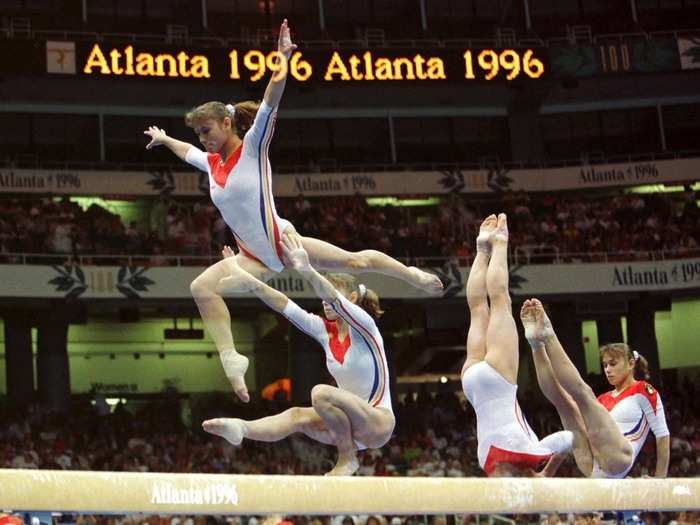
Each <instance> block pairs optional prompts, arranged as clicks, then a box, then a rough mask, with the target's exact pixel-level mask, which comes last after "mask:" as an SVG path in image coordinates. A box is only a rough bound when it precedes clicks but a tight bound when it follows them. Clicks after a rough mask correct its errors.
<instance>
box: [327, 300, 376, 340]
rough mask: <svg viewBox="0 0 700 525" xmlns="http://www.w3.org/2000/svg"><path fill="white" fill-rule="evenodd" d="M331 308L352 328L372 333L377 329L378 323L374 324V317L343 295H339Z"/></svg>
mask: <svg viewBox="0 0 700 525" xmlns="http://www.w3.org/2000/svg"><path fill="white" fill-rule="evenodd" d="M331 306H332V307H333V310H335V312H336V313H337V314H338V315H339V316H340V317H342V318H343V319H344V320H345V322H346V323H348V324H349V325H350V326H352V327H354V328H364V329H365V330H369V331H370V332H374V331H375V330H376V329H377V323H375V322H374V319H372V316H371V315H369V314H368V313H367V312H365V311H364V310H363V309H362V307H360V306H357V305H356V304H355V303H353V302H351V301H349V300H348V299H346V298H345V297H343V295H342V294H340V293H338V295H337V297H336V299H335V301H333V302H332V303H331Z"/></svg>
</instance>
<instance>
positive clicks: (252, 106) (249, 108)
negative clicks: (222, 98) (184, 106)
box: [185, 100, 260, 140]
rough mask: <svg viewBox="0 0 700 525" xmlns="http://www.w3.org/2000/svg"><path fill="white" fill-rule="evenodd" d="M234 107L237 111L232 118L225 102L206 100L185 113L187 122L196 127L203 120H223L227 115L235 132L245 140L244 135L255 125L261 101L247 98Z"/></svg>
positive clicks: (188, 124) (191, 126)
mask: <svg viewBox="0 0 700 525" xmlns="http://www.w3.org/2000/svg"><path fill="white" fill-rule="evenodd" d="M233 107H234V108H236V111H235V112H234V115H233V118H232V117H231V113H230V112H229V110H228V109H226V104H224V103H223V102H205V103H204V104H201V105H199V106H196V107H194V108H192V109H191V110H190V111H188V112H187V113H186V114H185V124H186V125H187V126H189V127H190V128H194V127H195V126H196V125H197V122H201V121H202V120H207V119H212V120H216V121H218V122H223V120H224V119H225V118H226V117H229V118H230V119H231V125H232V127H233V130H234V132H235V133H236V135H238V137H239V138H240V139H241V140H243V137H244V136H245V134H246V133H247V132H248V130H249V129H250V127H251V126H252V125H253V120H255V115H256V114H257V113H258V108H260V103H259V102H255V101H253V100H245V101H243V102H239V103H238V104H234V105H233Z"/></svg>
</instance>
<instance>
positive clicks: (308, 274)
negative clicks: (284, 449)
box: [202, 236, 395, 476]
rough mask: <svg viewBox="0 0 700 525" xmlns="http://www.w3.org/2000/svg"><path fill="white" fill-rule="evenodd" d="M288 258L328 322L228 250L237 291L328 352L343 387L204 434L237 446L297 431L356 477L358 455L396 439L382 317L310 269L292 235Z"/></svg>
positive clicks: (340, 472) (287, 240)
mask: <svg viewBox="0 0 700 525" xmlns="http://www.w3.org/2000/svg"><path fill="white" fill-rule="evenodd" d="M281 245H282V249H283V250H284V253H285V256H286V257H287V258H288V260H289V261H290V263H291V265H292V267H293V268H294V269H295V270H297V271H298V272H299V273H300V274H301V275H302V276H303V277H304V278H305V279H306V280H307V281H308V282H309V283H310V284H311V286H312V287H313V289H314V290H315V291H316V293H317V294H318V296H319V297H320V298H321V300H322V301H323V302H322V304H323V311H324V315H325V319H324V318H322V317H319V316H318V315H314V314H310V313H308V312H306V311H305V310H303V309H301V308H300V307H299V306H298V305H297V304H296V303H295V302H294V301H292V300H291V299H289V298H288V297H287V296H286V295H284V294H283V293H281V292H279V291H277V290H275V289H274V288H272V287H270V286H268V285H267V284H265V283H264V282H262V281H260V280H259V279H257V278H255V277H254V276H253V275H252V274H250V273H248V272H246V271H244V270H243V269H242V268H240V267H239V266H238V265H237V263H236V260H237V259H236V257H235V256H234V254H233V251H231V249H230V248H228V247H227V248H226V249H225V250H224V256H225V257H226V258H229V260H231V261H232V262H233V264H232V265H231V269H230V272H231V276H232V282H233V283H235V288H233V287H232V288H231V291H233V292H246V291H252V292H254V293H255V295H257V296H258V297H259V298H260V299H262V301H263V302H265V304H267V305H268V306H269V307H270V308H272V309H273V310H276V311H277V312H279V313H281V314H282V315H284V316H285V317H286V318H287V319H289V320H290V321H291V322H292V324H294V325H295V326H296V327H297V328H299V329H300V330H302V331H303V332H305V333H307V334H308V335H310V336H311V337H313V338H314V339H316V341H318V343H319V344H320V345H321V346H322V347H323V350H324V351H325V354H326V366H327V367H328V371H329V372H330V373H331V375H332V376H333V378H334V379H335V381H336V383H337V385H338V387H337V388H336V387H333V386H329V385H316V386H315V387H314V388H313V390H312V391H311V404H312V407H311V408H299V407H294V408H290V409H289V410H286V411H284V412H282V413H280V414H277V415H274V416H269V417H264V418H262V419H256V420H253V421H244V420H241V419H226V418H219V419H211V420H208V421H205V422H204V423H203V424H202V426H203V427H204V430H206V431H207V432H210V433H212V434H216V435H218V436H221V437H223V438H225V439H226V440H227V441H229V442H230V443H233V444H234V445H239V444H240V443H241V442H242V440H243V438H247V439H254V440H257V441H279V440H281V439H284V438H286V437H287V436H289V435H290V434H293V433H295V432H301V433H303V434H306V435H307V436H309V437H310V438H312V439H315V440H317V441H320V442H321V443H325V444H327V445H334V446H335V447H337V448H338V461H337V463H336V465H335V467H334V468H333V469H332V470H331V471H330V472H328V475H332V476H349V475H352V474H353V473H354V472H355V471H356V470H357V469H358V467H359V463H358V460H357V450H362V449H364V448H379V447H381V446H383V445H384V444H385V443H386V442H387V441H388V440H389V438H390V437H391V434H392V432H393V430H394V425H395V418H394V413H393V411H392V408H391V396H390V394H389V369H388V367H387V361H386V356H385V354H384V343H383V340H382V335H381V334H380V333H379V330H378V329H377V324H376V323H375V319H377V318H378V317H379V316H380V315H381V314H382V313H383V312H382V310H381V309H380V307H379V297H377V294H376V293H374V292H373V291H372V290H369V289H367V288H366V287H365V286H364V285H362V284H360V285H359V286H358V285H356V283H355V278H354V277H352V276H351V275H348V274H342V273H341V274H330V275H328V276H327V277H323V276H322V275H321V274H319V273H318V272H317V271H316V270H315V269H314V268H313V266H312V265H311V264H310V262H309V256H308V254H307V251H306V249H305V248H304V246H303V243H302V242H301V241H300V240H299V239H298V238H297V237H294V236H288V237H284V238H283V239H282V241H281Z"/></svg>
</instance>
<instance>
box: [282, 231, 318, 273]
mask: <svg viewBox="0 0 700 525" xmlns="http://www.w3.org/2000/svg"><path fill="white" fill-rule="evenodd" d="M281 244H282V252H283V253H284V255H285V257H286V258H287V260H288V261H289V263H290V264H291V265H292V268H294V269H295V270H296V271H298V272H307V271H309V270H311V269H312V268H311V263H310V262H309V254H308V253H306V250H305V249H304V246H303V245H302V244H301V237H300V236H299V234H296V235H284V236H283V237H282V243H281Z"/></svg>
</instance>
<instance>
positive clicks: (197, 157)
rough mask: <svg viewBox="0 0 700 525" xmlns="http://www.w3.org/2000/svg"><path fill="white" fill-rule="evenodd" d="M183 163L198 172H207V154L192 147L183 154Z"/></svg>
mask: <svg viewBox="0 0 700 525" xmlns="http://www.w3.org/2000/svg"><path fill="white" fill-rule="evenodd" d="M185 161H186V162H187V163H188V164H191V165H192V166H194V167H195V168H197V169H198V170H202V171H203V172H204V173H208V172H209V162H208V161H207V154H206V153H204V152H203V151H202V150H201V149H199V148H195V147H194V146H192V147H191V148H190V149H188V150H187V153H186V154H185Z"/></svg>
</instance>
